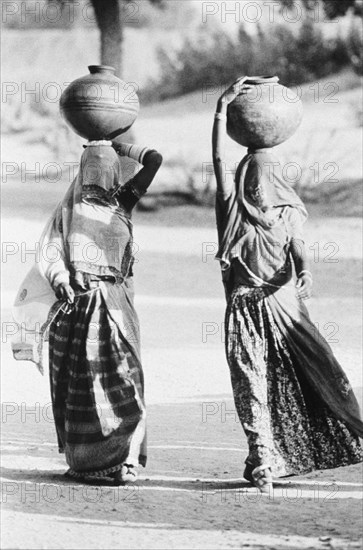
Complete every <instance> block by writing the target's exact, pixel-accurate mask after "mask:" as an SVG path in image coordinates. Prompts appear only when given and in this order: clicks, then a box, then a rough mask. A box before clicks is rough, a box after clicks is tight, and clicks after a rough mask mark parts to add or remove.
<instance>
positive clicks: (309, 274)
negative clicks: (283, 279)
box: [298, 269, 313, 279]
mask: <svg viewBox="0 0 363 550" xmlns="http://www.w3.org/2000/svg"><path fill="white" fill-rule="evenodd" d="M304 273H305V275H308V276H309V277H310V278H311V279H312V278H313V274H312V273H311V271H309V270H308V269H303V270H302V271H300V273H299V275H298V277H301V275H303V274H304Z"/></svg>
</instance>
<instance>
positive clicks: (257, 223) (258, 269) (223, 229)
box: [216, 149, 307, 286]
mask: <svg viewBox="0 0 363 550" xmlns="http://www.w3.org/2000/svg"><path fill="white" fill-rule="evenodd" d="M246 190H254V191H256V190H258V191H259V193H260V194H264V195H265V196H267V198H268V204H269V205H270V206H279V207H290V210H291V209H293V212H290V214H289V215H288V217H289V218H292V217H294V219H295V220H297V222H299V223H300V225H302V223H303V222H304V221H305V220H306V219H307V211H306V209H305V206H304V204H303V202H302V201H301V199H300V198H299V197H298V195H297V194H296V193H295V191H294V190H293V189H292V188H291V186H290V185H289V184H288V183H286V181H285V180H284V178H283V175H282V167H281V164H280V162H279V161H278V160H277V158H276V157H275V156H274V155H273V154H272V153H271V152H270V150H269V149H260V150H256V151H254V152H250V151H249V152H248V154H247V155H246V156H245V157H244V158H243V159H242V161H241V162H240V164H239V166H238V168H237V171H236V176H235V186H234V188H233V189H231V190H230V192H229V194H228V195H227V196H218V195H217V201H216V217H217V229H218V238H219V247H218V251H217V255H216V259H218V260H219V261H220V264H221V268H222V272H223V280H224V282H225V283H227V282H228V279H229V276H230V266H231V262H232V260H233V259H234V258H236V257H238V259H239V261H240V262H241V264H242V265H243V267H244V268H245V270H246V273H248V278H249V282H250V284H253V281H254V282H255V284H257V285H258V286H261V285H263V284H268V281H267V280H266V278H265V277H264V274H265V273H266V272H268V271H270V272H273V271H274V270H275V271H276V272H277V271H278V270H280V269H283V265H282V260H281V256H279V253H278V248H277V247H276V246H275V244H276V243H278V242H279V241H280V240H281V238H282V235H281V230H280V231H279V227H278V226H276V224H275V225H273V222H272V221H271V220H270V219H269V218H268V215H267V214H265V213H264V212H262V210H260V209H259V208H257V207H256V206H254V205H253V204H251V202H249V201H248V200H247V199H246ZM285 210H286V211H288V210H289V209H288V208H286V209H285ZM283 214H284V217H287V214H286V212H283ZM292 214H293V215H292ZM289 221H291V220H290V219H289ZM287 253H288V251H287V248H286V249H285V251H284V256H285V257H287ZM256 257H257V258H258V262H257V264H256ZM286 273H287V271H286ZM284 282H286V281H284V279H282V280H281V284H284ZM277 286H281V285H280V284H278V285H277Z"/></svg>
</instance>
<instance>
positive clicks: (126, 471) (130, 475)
mask: <svg viewBox="0 0 363 550" xmlns="http://www.w3.org/2000/svg"><path fill="white" fill-rule="evenodd" d="M120 477H121V481H122V482H123V483H135V482H136V481H137V478H138V474H137V468H136V467H135V466H134V465H133V464H126V463H124V464H123V465H122V468H121V472H120Z"/></svg>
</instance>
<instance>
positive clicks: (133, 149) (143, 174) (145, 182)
mask: <svg viewBox="0 0 363 550" xmlns="http://www.w3.org/2000/svg"><path fill="white" fill-rule="evenodd" d="M113 148H114V149H115V151H116V152H117V153H118V154H119V155H121V156H127V157H129V158H131V159H133V160H136V161H137V162H138V163H139V164H142V165H143V168H141V170H140V171H139V172H137V174H135V175H134V176H133V177H132V178H131V179H130V180H129V181H127V183H126V184H125V185H124V186H123V187H122V188H121V190H120V192H119V193H118V198H119V199H120V200H122V201H123V202H125V200H126V202H127V205H126V204H124V206H126V207H127V208H128V209H131V208H132V207H133V206H135V204H136V202H137V201H138V200H139V199H140V198H141V197H142V195H144V194H145V193H146V191H147V189H148V187H149V186H150V185H151V183H152V181H153V179H154V177H155V175H156V173H157V171H158V170H159V168H160V166H161V165H162V162H163V157H162V155H161V154H160V153H158V151H156V150H155V149H148V148H147V147H144V148H141V147H139V146H137V145H132V144H128V143H120V144H117V143H113ZM130 190H131V191H132V194H133V196H134V200H132V201H131V202H132V203H133V204H131V203H130V200H129V198H128V196H126V194H125V193H127V192H128V191H130Z"/></svg>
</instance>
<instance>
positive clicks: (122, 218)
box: [62, 144, 132, 280]
mask: <svg viewBox="0 0 363 550" xmlns="http://www.w3.org/2000/svg"><path fill="white" fill-rule="evenodd" d="M121 175H122V174H121V164H120V161H119V158H118V155H117V153H116V152H115V151H114V149H113V148H112V147H111V146H109V145H104V144H100V145H96V146H90V147H87V148H86V149H85V151H84V153H83V155H82V157H81V162H80V169H79V172H78V175H77V178H76V181H75V183H74V187H73V190H72V192H71V193H70V196H69V197H68V200H67V198H65V200H64V201H63V204H62V224H63V229H64V239H65V243H66V246H67V248H68V257H69V270H70V272H71V273H73V274H75V273H76V272H78V271H82V272H84V273H89V274H93V275H100V276H111V277H114V278H116V279H117V280H123V279H124V277H125V276H126V274H127V272H128V269H129V266H130V262H131V260H132V257H131V256H132V255H131V247H132V223H131V220H130V217H129V215H128V214H127V213H126V212H124V211H122V210H121V208H120V207H119V204H118V202H117V200H116V198H115V194H116V192H117V191H118V190H119V189H120V187H121V184H120V180H121Z"/></svg>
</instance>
